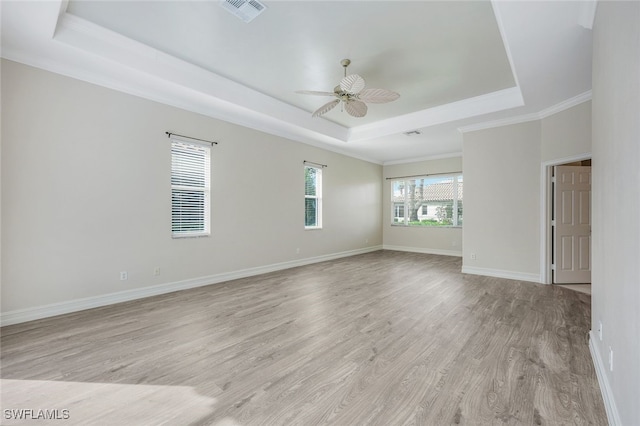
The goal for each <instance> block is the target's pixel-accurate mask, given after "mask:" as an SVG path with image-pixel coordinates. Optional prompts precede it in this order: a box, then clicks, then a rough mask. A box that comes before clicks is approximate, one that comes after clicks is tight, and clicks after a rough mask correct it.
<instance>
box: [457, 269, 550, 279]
mask: <svg viewBox="0 0 640 426" xmlns="http://www.w3.org/2000/svg"><path fill="white" fill-rule="evenodd" d="M462 273H463V274H472V275H484V276H487V277H496V278H507V279H510V280H517V281H531V282H534V283H540V274H530V273H527V272H515V271H504V270H501V269H491V268H477V267H474V266H466V265H463V266H462Z"/></svg>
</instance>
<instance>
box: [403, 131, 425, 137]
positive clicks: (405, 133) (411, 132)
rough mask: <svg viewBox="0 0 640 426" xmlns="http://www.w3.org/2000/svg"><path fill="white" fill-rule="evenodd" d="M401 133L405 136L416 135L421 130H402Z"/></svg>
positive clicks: (419, 133)
mask: <svg viewBox="0 0 640 426" xmlns="http://www.w3.org/2000/svg"><path fill="white" fill-rule="evenodd" d="M403 134H404V135H406V136H417V135H421V134H422V132H421V131H420V130H411V131H410V132H404V133H403Z"/></svg>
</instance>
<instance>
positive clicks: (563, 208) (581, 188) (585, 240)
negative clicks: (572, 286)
mask: <svg viewBox="0 0 640 426" xmlns="http://www.w3.org/2000/svg"><path fill="white" fill-rule="evenodd" d="M554 170H555V172H554V176H555V187H554V203H553V206H554V212H553V217H554V224H555V226H554V233H553V237H554V238H553V240H554V241H553V264H554V266H555V269H554V274H553V276H554V279H553V282H554V283H558V284H561V283H590V282H591V167H580V166H555V168H554Z"/></svg>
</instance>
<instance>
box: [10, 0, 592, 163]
mask: <svg viewBox="0 0 640 426" xmlns="http://www.w3.org/2000/svg"><path fill="white" fill-rule="evenodd" d="M262 3H264V4H265V5H266V7H267V9H266V10H265V11H264V12H263V13H262V14H260V15H259V16H257V17H256V18H255V19H254V20H253V21H252V22H250V23H245V22H243V21H241V20H240V19H238V18H237V17H235V16H233V15H232V14H230V13H228V12H227V11H226V10H224V9H223V8H221V7H220V5H219V2H217V1H212V2H203V1H176V2H172V1H140V2H136V1H76V0H71V1H69V2H55V1H53V2H51V1H50V2H30V1H23V2H12V1H4V2H2V24H3V25H2V48H3V49H2V52H3V53H2V56H3V57H6V58H8V59H13V60H18V61H20V62H24V63H27V64H30V65H35V66H39V67H41V68H45V69H49V70H52V71H54V72H60V73H63V74H67V75H71V76H73V77H75V78H80V79H83V80H87V81H91V82H94V83H97V84H102V85H105V86H108V87H112V88H115V89H117V90H122V91H126V92H129V93H133V94H135V95H138V96H143V97H147V98H150V99H153V100H157V101H160V102H164V103H167V104H171V105H175V106H179V107H181V108H185V109H190V110H193V111H196V112H200V113H205V114H207V115H210V116H213V117H216V118H221V119H224V120H228V121H231V122H236V123H238V124H242V125H246V126H249V127H253V128H256V129H259V130H263V131H267V132H270V133H274V134H278V135H281V136H285V137H289V138H291V139H294V140H298V141H301V142H304V143H311V144H315V145H320V146H324V147H327V148H329V149H332V150H336V151H339V152H344V153H345V154H348V155H353V156H356V157H359V158H364V159H368V160H371V161H375V162H380V163H384V162H394V161H411V160H412V159H413V160H415V159H419V158H424V157H432V156H446V155H455V154H456V153H459V152H460V150H461V139H462V138H461V136H460V133H459V132H458V131H457V130H456V129H457V128H458V127H460V126H469V125H474V124H477V123H479V122H482V121H487V120H496V119H498V120H503V119H507V118H508V117H512V116H522V115H523V114H524V115H526V114H529V115H530V114H536V113H539V112H540V111H541V110H544V109H545V108H549V107H551V106H553V105H555V104H558V103H559V102H563V101H566V100H567V99H571V98H575V97H578V98H580V99H583V98H585V93H587V92H588V91H589V89H590V80H591V75H590V60H591V34H590V31H589V30H588V29H586V28H585V25H584V24H583V22H584V21H585V19H584V16H585V11H587V12H588V10H589V5H590V4H591V2H489V1H469V2H465V1H456V2H450V1H447V2H444V1H443V2H438V1H388V2H387V1H371V2H367V1H340V2H338V1H326V2H321V1H268V0H265V1H263V2H262ZM25 19H26V24H25ZM581 20H582V21H581ZM586 22H588V19H586ZM581 24H582V25H581ZM587 26H588V25H587ZM343 58H349V59H351V61H352V64H351V66H350V67H349V72H350V73H357V74H360V75H361V76H362V77H364V79H365V80H366V82H367V87H382V88H387V89H390V90H394V91H396V92H398V93H400V94H401V98H400V99H399V100H397V101H395V102H393V103H389V104H379V105H370V107H369V113H368V114H367V116H366V117H363V118H354V117H350V116H349V115H347V114H346V112H344V111H341V110H340V109H339V108H336V109H334V110H333V111H331V112H329V113H328V114H327V115H325V116H324V117H323V118H314V119H312V118H311V117H310V115H311V112H312V111H313V110H315V109H316V108H318V107H319V106H320V105H322V104H323V103H325V102H326V101H327V99H326V98H322V97H313V96H304V95H300V94H296V93H295V91H296V90H303V89H304V90H322V91H331V90H332V89H333V87H334V86H335V85H336V84H337V83H338V82H339V80H340V78H341V77H342V73H343V70H342V67H341V66H340V60H341V59H343ZM415 129H420V130H421V131H422V134H421V135H417V136H412V137H407V136H405V135H403V133H404V132H406V131H411V130H415Z"/></svg>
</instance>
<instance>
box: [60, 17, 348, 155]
mask: <svg viewBox="0 0 640 426" xmlns="http://www.w3.org/2000/svg"><path fill="white" fill-rule="evenodd" d="M55 40H56V41H58V42H60V43H61V44H65V45H68V46H72V47H74V48H78V49H81V50H84V51H86V52H87V53H90V54H91V55H92V56H94V57H96V56H97V57H100V58H102V59H104V60H107V61H109V62H111V63H112V64H114V66H116V67H120V68H124V69H126V70H127V71H126V72H122V70H121V71H120V72H116V73H114V74H113V75H116V76H117V78H118V80H119V82H114V83H115V84H120V82H121V81H126V80H128V79H131V76H130V74H131V73H134V72H142V73H145V74H147V75H148V76H150V77H154V78H159V79H161V80H163V81H164V82H165V84H169V85H171V84H177V85H180V86H182V87H184V89H185V92H184V94H180V95H179V96H181V97H182V98H183V99H182V100H181V103H182V104H184V105H188V104H189V102H190V101H189V100H188V99H189V98H191V99H192V100H191V102H194V103H196V104H197V103H198V102H201V99H202V98H207V97H208V98H211V100H212V101H213V99H214V98H217V99H218V100H220V101H223V104H224V109H222V110H216V109H214V108H212V109H210V110H209V111H208V112H207V115H209V116H212V117H215V118H222V117H225V119H227V120H230V121H232V122H238V121H240V122H242V123H246V124H244V125H246V126H247V127H253V126H252V125H251V123H252V120H251V118H250V117H251V116H253V115H255V117H254V118H256V119H257V120H258V122H262V121H264V120H263V118H261V117H260V116H261V115H262V116H271V117H272V120H271V121H273V123H274V124H275V123H278V122H280V123H281V124H280V125H279V126H281V127H283V128H286V129H289V130H291V129H292V128H298V129H299V131H298V132H295V133H294V134H291V135H290V136H289V137H294V136H295V137H299V133H300V132H302V133H306V134H314V135H316V138H315V139H317V140H320V141H324V142H327V141H331V142H332V143H338V142H341V143H344V142H346V140H347V137H348V130H347V128H345V127H343V126H340V125H338V124H336V123H333V122H330V121H328V120H313V119H312V118H311V117H309V115H308V113H307V112H306V111H303V110H302V109H300V108H297V107H294V106H291V105H289V104H285V103H284V102H281V101H278V100H276V99H274V98H272V97H270V96H267V95H264V94H262V93H259V92H257V91H255V90H252V89H249V88H247V87H245V86H243V85H241V84H238V83H236V82H234V81H231V80H229V79H226V78H224V77H221V76H219V75H217V74H215V73H212V72H210V71H207V70H204V69H203V68H200V67H197V66H195V65H192V64H190V63H187V62H185V61H182V60H180V59H178V58H175V57H173V56H171V55H167V54H165V53H163V52H160V51H158V50H156V49H153V48H151V47H149V46H146V45H144V44H142V43H139V42H137V41H134V40H131V39H129V38H127V37H124V36H121V35H120V34H117V33H115V32H112V31H110V30H108V29H105V28H103V27H100V26H98V25H95V24H93V23H91V22H89V21H86V20H84V19H82V18H79V17H77V16H74V15H70V14H65V15H64V16H63V17H62V18H61V19H60V20H59V24H58V29H57V31H56V36H55ZM101 67H102V65H100V66H98V64H97V62H96V66H95V67H93V69H85V70H78V71H77V72H76V73H75V74H76V75H74V77H75V78H79V79H81V80H85V81H92V79H93V77H92V75H93V74H104V73H103V72H102V68H101ZM69 69H70V70H72V69H73V66H69ZM103 78H109V76H108V75H106V74H104V76H103ZM123 86H127V84H124V85H123ZM128 86H131V85H130V84H129V85H128ZM154 90H159V91H162V90H163V87H162V86H159V87H157V88H154ZM137 92H138V93H137V95H138V96H141V94H140V91H139V90H137ZM149 95H150V96H155V94H149ZM143 97H149V96H143ZM229 103H231V104H234V105H236V106H239V107H240V111H241V114H242V115H241V116H240V117H237V118H236V119H235V120H233V119H230V118H229V117H230V110H229V108H228V104H229ZM215 105H216V102H211V106H212V107H215ZM186 109H190V108H188V107H187V108H186ZM231 111H233V109H231ZM294 123H295V124H294ZM283 130H284V129H280V130H279V132H282V131H283ZM273 131H275V129H274V130H273ZM285 133H286V132H285Z"/></svg>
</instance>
